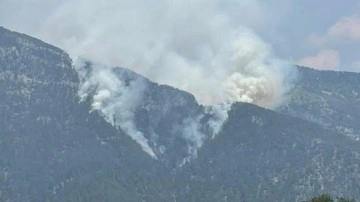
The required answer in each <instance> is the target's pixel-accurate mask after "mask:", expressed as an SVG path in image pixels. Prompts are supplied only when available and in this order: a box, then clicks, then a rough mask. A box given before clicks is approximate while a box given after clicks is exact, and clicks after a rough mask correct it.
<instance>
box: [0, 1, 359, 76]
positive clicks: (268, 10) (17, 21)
mask: <svg viewBox="0 0 360 202" xmlns="http://www.w3.org/2000/svg"><path fill="white" fill-rule="evenodd" d="M64 1H67V0H0V25H1V26H4V27H6V28H9V29H12V30H15V31H20V32H25V33H27V34H31V35H35V36H36V35H37V34H38V33H39V29H40V27H41V26H42V23H44V22H45V21H46V19H47V18H48V17H49V16H50V15H51V14H52V13H53V12H54V11H56V9H57V8H58V7H59V5H61V4H62V3H63V2H64ZM235 1H236V0H235ZM227 2H234V0H230V1H225V0H224V3H227ZM239 2H241V3H240V4H241V5H242V7H241V8H238V7H237V5H235V6H234V8H233V13H234V15H235V16H237V15H238V18H239V23H241V24H245V25H246V26H248V27H251V28H252V29H254V30H255V32H256V33H257V34H258V35H260V36H261V37H262V38H263V39H264V40H265V41H267V42H268V43H270V44H271V45H272V47H273V50H274V52H275V54H276V55H278V56H280V57H282V58H286V59H289V60H292V61H293V62H294V63H300V64H304V65H307V66H313V67H317V68H320V69H334V70H346V71H357V72H360V55H359V53H360V0H345V1H339V0H243V1H240V0H239ZM244 5H245V6H244Z"/></svg>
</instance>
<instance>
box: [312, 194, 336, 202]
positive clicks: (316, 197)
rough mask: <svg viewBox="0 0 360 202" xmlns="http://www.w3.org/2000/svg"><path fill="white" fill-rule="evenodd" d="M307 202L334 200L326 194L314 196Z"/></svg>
mask: <svg viewBox="0 0 360 202" xmlns="http://www.w3.org/2000/svg"><path fill="white" fill-rule="evenodd" d="M308 202H334V199H333V198H332V197H331V196H330V195H328V194H322V195H320V196H315V197H314V198H312V199H311V200H310V201H308Z"/></svg>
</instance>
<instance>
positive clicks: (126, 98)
mask: <svg viewBox="0 0 360 202" xmlns="http://www.w3.org/2000/svg"><path fill="white" fill-rule="evenodd" d="M74 62H75V65H74V66H75V68H76V69H77V71H78V73H79V77H80V81H81V84H80V89H79V96H80V98H81V100H84V99H86V98H87V97H88V96H89V95H90V94H93V97H92V100H93V101H92V108H93V109H94V110H98V111H99V112H100V114H101V115H103V116H104V118H105V120H106V121H108V122H109V123H111V124H112V125H113V126H116V127H120V128H121V129H123V130H124V131H125V132H126V133H127V134H128V135H129V136H130V137H131V138H132V139H133V140H135V141H136V142H137V143H138V144H140V146H141V147H142V149H143V150H144V151H145V152H146V153H148V154H149V155H150V156H151V157H153V158H155V159H156V155H155V153H154V151H153V150H152V149H151V147H150V146H149V144H148V140H147V139H146V138H145V137H144V135H143V134H142V132H140V131H139V130H137V129H136V126H135V122H134V116H135V114H134V113H135V110H136V108H137V107H138V106H139V104H140V102H141V99H142V95H143V91H144V89H145V83H144V81H143V80H142V79H140V78H139V79H137V80H134V81H131V82H130V83H129V84H128V85H127V84H126V83H125V81H122V80H120V78H119V76H116V75H115V73H114V72H113V69H112V68H109V67H105V66H101V65H92V68H91V71H89V72H88V71H87V69H85V68H84V67H85V66H86V65H85V63H83V62H82V60H81V59H76V60H75V61H74Z"/></svg>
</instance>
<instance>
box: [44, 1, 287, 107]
mask: <svg viewBox="0 0 360 202" xmlns="http://www.w3.org/2000/svg"><path fill="white" fill-rule="evenodd" d="M236 7H238V8H239V10H237V12H239V13H241V12H242V10H241V8H244V6H243V5H242V4H241V3H238V2H237V1H235V0H230V1H227V2H226V3H225V2H223V1H221V0H214V1H212V0H211V1H210V0H195V1H194V0H183V1H168V0H158V1H155V2H153V1H151V2H150V1H148V2H147V1H142V0H122V1H115V0H104V1H94V0H76V1H68V2H67V3H64V5H63V6H62V7H60V8H59V9H58V10H57V11H56V12H55V13H54V14H53V15H52V16H51V17H50V18H49V19H48V20H47V22H46V23H45V25H44V26H43V29H42V32H41V35H42V36H43V38H46V39H47V40H49V41H51V42H53V43H55V44H57V45H59V46H60V47H62V48H64V49H65V50H67V51H69V52H70V53H71V54H73V55H76V56H81V57H84V58H89V59H91V60H92V61H95V62H97V63H101V64H105V65H111V66H123V67H127V68H130V69H132V70H134V71H136V72H138V73H140V74H142V75H144V76H146V77H148V78H150V79H151V80H153V81H155V82H158V83H162V84H168V85H171V86H174V87H177V88H179V89H182V90H186V91H188V92H191V93H192V94H194V95H195V97H196V98H197V100H198V101H199V102H200V103H202V104H205V105H214V104H218V103H223V102H235V101H241V102H250V103H254V104H257V105H261V106H264V107H270V108H271V107H274V106H276V105H277V104H279V103H280V102H281V101H282V99H283V95H284V93H285V92H286V90H287V87H288V86H287V85H286V78H287V77H288V74H289V71H290V70H289V69H290V68H288V66H289V65H288V64H287V63H286V62H284V61H281V60H279V59H278V58H276V57H274V56H273V55H272V52H271V47H270V46H269V45H268V44H266V43H265V42H264V41H262V40H261V39H260V38H259V37H258V36H256V35H255V34H254V33H253V32H252V31H251V30H249V29H248V28H246V27H243V26H241V25H240V24H239V20H238V19H236V18H235V16H238V15H234V13H235V11H234V8H236ZM244 17H245V16H244Z"/></svg>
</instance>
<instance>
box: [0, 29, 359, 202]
mask: <svg viewBox="0 0 360 202" xmlns="http://www.w3.org/2000/svg"><path fill="white" fill-rule="evenodd" d="M89 68H93V67H92V64H89ZM111 71H114V72H115V73H116V75H117V79H119V80H120V81H121V82H122V83H123V84H124V85H125V86H130V85H131V83H132V82H133V81H137V80H141V81H142V82H144V84H146V85H145V87H144V89H143V91H142V95H141V98H139V102H138V103H137V104H136V105H132V106H135V107H133V108H132V109H131V113H133V115H134V116H133V120H132V121H133V122H134V125H135V127H136V129H137V130H139V131H140V132H141V133H142V134H143V135H144V137H145V138H147V140H148V143H149V146H150V147H151V148H152V149H153V150H154V152H155V154H156V155H157V159H154V158H152V157H151V156H149V155H148V154H147V153H145V152H144V151H143V149H142V147H141V146H140V145H139V144H137V142H136V141H134V140H133V139H134V138H131V135H130V134H128V133H129V131H126V130H124V127H122V126H123V125H121V124H119V125H116V124H114V123H112V122H111V118H113V119H114V120H121V118H123V116H122V115H123V114H124V113H128V112H129V111H126V110H125V111H124V108H121V107H120V108H112V109H116V110H115V112H116V113H115V112H114V113H113V114H111V115H114V116H113V117H110V119H109V117H107V116H106V115H105V114H104V113H103V112H102V111H100V110H94V105H93V104H94V99H95V98H94V93H95V95H96V89H95V90H94V89H93V90H94V91H93V92H90V93H89V95H88V97H87V98H86V99H84V100H83V101H82V102H79V100H80V97H79V95H78V91H79V88H80V87H81V84H82V80H81V79H82V78H79V75H78V72H77V71H76V70H75V68H74V67H73V66H72V61H71V59H70V58H69V56H68V55H67V54H66V53H65V52H64V51H62V50H60V49H58V48H56V47H53V46H51V45H48V44H46V43H43V42H41V41H39V40H37V39H34V38H31V37H29V36H26V35H21V34H18V33H15V32H10V31H8V30H6V29H4V28H1V27H0V101H1V102H0V201H264V200H267V201H294V200H296V201H300V200H303V199H305V198H308V197H310V196H312V195H317V194H319V193H322V192H330V193H333V194H334V195H347V196H354V197H356V198H360V196H359V193H360V190H359V189H360V184H359V182H360V176H359V166H358V162H359V158H360V147H359V145H358V142H356V141H352V140H350V139H349V138H347V137H346V136H343V135H340V134H339V133H338V131H334V130H332V129H331V128H324V127H323V125H319V124H317V123H310V122H308V121H305V120H301V119H298V118H293V117H291V116H288V115H281V114H279V113H277V112H274V111H270V110H266V109H263V108H260V107H257V106H254V105H250V104H243V103H236V104H234V105H233V106H232V108H231V110H230V111H229V118H228V120H227V121H226V122H225V124H224V125H223V129H222V130H221V131H220V133H219V134H218V135H216V136H214V134H213V133H212V131H211V128H210V127H209V124H208V121H209V120H211V119H212V118H214V117H212V114H208V113H206V111H207V109H206V107H204V106H201V105H199V104H198V103H197V102H196V100H195V98H194V97H193V96H192V95H191V94H189V93H187V92H184V91H180V90H177V89H175V88H172V87H169V86H165V85H158V84H156V83H153V82H151V81H149V80H148V79H146V78H143V77H141V76H140V75H138V74H136V73H134V72H131V71H130V70H127V69H125V68H112V69H111ZM332 90H334V89H332ZM91 93H93V94H91ZM116 98H117V97H116ZM306 98H307V99H309V100H310V101H311V99H310V98H308V97H306ZM120 100H121V99H120ZM115 101H116V99H115ZM345 103H346V102H345ZM115 104H116V103H115ZM116 106H118V105H116ZM314 107H318V106H314ZM299 117H300V116H299ZM116 118H118V119H116ZM194 128H195V129H194ZM190 129H191V130H190ZM193 129H194V130H193ZM194 131H195V132H194ZM190 134H191V135H190ZM195 135H202V136H204V141H203V144H202V145H201V146H197V145H196V144H195V142H196V141H197V140H196V139H192V138H194V137H193V136H195ZM194 146H195V149H194ZM192 152H194V153H195V155H193V154H194V153H192ZM189 155H190V157H191V158H188V157H189ZM184 159H185V160H186V161H184Z"/></svg>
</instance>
